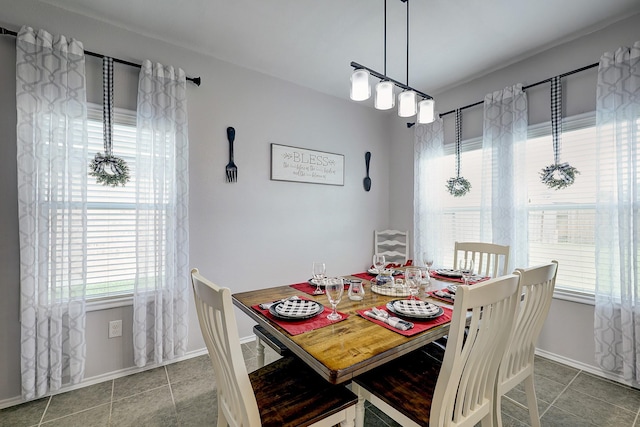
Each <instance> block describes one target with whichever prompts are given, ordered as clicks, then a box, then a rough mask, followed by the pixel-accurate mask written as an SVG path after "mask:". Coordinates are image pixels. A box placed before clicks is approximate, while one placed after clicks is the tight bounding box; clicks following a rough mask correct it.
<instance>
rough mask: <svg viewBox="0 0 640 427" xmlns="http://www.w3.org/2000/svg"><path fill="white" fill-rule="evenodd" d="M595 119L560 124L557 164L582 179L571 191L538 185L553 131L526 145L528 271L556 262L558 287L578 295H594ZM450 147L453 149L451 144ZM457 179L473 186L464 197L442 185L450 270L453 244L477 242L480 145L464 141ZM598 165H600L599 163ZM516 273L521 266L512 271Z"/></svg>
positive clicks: (539, 129)
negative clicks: (564, 164) (568, 167)
mask: <svg viewBox="0 0 640 427" xmlns="http://www.w3.org/2000/svg"><path fill="white" fill-rule="evenodd" d="M595 144H596V130H595V115H594V114H588V115H584V116H580V117H574V118H571V119H565V121H564V123H563V135H562V144H561V145H562V150H561V157H560V161H561V162H569V163H570V164H571V165H572V166H574V167H576V168H577V169H578V170H579V171H580V174H579V175H577V176H576V181H575V183H574V184H573V185H571V186H569V187H567V188H565V189H562V190H553V189H550V188H548V187H547V186H545V185H544V184H542V183H541V182H540V171H541V170H542V168H543V167H545V166H548V165H550V164H552V163H553V145H552V138H551V126H550V124H548V123H547V124H545V125H542V126H532V127H530V129H529V135H528V141H527V151H526V158H527V172H526V174H527V188H526V189H523V190H524V191H526V192H527V194H528V196H529V205H528V208H529V214H528V216H529V221H528V223H529V266H533V265H538V264H542V263H546V262H549V261H550V260H552V259H555V260H558V262H559V263H560V268H559V269H558V279H557V282H556V287H557V288H558V289H564V290H568V291H571V292H576V293H580V294H593V293H594V291H595V265H594V263H595V241H594V239H595V237H594V231H595V230H594V226H595V197H596V193H595V184H596V180H597V179H598V177H597V176H596V174H595V170H596V156H595V152H596V151H595ZM452 145H453V144H452ZM462 145H463V153H462V162H461V163H462V165H461V166H462V170H461V175H462V176H464V177H465V178H467V179H468V180H469V181H470V182H471V185H472V188H471V192H470V193H468V194H467V195H466V196H464V197H453V196H451V195H450V194H449V193H447V191H446V189H445V182H446V180H447V179H448V178H449V176H447V177H443V179H442V182H439V183H432V185H438V186H439V187H441V188H442V194H441V197H442V200H443V201H444V218H443V222H442V231H443V241H444V242H445V243H446V244H444V245H443V246H442V250H443V251H444V252H443V255H444V262H445V266H444V267H448V268H452V265H453V244H454V242H455V241H477V240H479V229H480V187H481V174H482V150H481V145H482V141H481V139H480V138H478V139H475V140H470V141H463V143H462ZM601 160H602V159H601ZM444 162H445V170H448V171H450V172H449V173H450V174H451V176H453V174H454V171H455V155H454V147H447V151H446V156H445V159H444ZM516 267H520V266H516Z"/></svg>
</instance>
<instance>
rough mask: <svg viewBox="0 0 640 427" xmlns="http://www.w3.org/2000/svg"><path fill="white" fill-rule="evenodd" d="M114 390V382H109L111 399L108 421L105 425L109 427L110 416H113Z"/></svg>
mask: <svg viewBox="0 0 640 427" xmlns="http://www.w3.org/2000/svg"><path fill="white" fill-rule="evenodd" d="M115 388H116V380H111V399H109V419H108V420H107V423H108V424H107V425H108V426H110V425H111V415H112V414H113V395H114V393H115Z"/></svg>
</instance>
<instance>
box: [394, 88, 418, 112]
mask: <svg viewBox="0 0 640 427" xmlns="http://www.w3.org/2000/svg"><path fill="white" fill-rule="evenodd" d="M398 115H399V116H400V117H411V116H415V115H416V93H415V92H414V91H412V90H405V91H404V92H400V93H399V94H398Z"/></svg>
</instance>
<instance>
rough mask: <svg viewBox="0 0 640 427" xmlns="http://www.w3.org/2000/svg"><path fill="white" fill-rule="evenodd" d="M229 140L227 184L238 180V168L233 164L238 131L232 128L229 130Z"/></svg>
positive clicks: (226, 171) (226, 168)
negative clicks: (234, 144)
mask: <svg viewBox="0 0 640 427" xmlns="http://www.w3.org/2000/svg"><path fill="white" fill-rule="evenodd" d="M227 139H228V140H229V163H227V166H226V167H225V173H226V176H227V182H236V181H237V180H238V167H237V166H236V164H235V163H234V162H233V141H234V140H235V139H236V130H235V129H234V128H232V127H231V126H230V127H228V128H227Z"/></svg>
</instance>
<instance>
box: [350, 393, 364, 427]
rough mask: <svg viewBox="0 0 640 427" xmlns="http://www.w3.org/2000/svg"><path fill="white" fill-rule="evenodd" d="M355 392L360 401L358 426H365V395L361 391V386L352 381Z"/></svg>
mask: <svg viewBox="0 0 640 427" xmlns="http://www.w3.org/2000/svg"><path fill="white" fill-rule="evenodd" d="M351 385H352V387H353V392H354V393H356V394H357V395H358V403H356V427H364V400H365V399H364V397H363V396H362V395H361V393H360V390H359V388H360V386H358V385H357V384H355V383H351Z"/></svg>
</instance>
